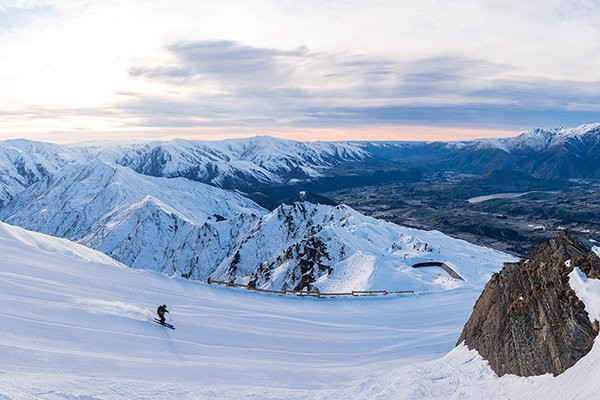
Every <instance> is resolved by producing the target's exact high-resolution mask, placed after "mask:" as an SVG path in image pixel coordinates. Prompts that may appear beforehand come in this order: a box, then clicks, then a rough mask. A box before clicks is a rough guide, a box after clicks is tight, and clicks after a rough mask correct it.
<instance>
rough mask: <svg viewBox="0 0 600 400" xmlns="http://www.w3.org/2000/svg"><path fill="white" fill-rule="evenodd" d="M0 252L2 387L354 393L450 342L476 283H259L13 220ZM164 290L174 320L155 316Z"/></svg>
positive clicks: (47, 394)
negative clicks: (174, 267) (383, 291)
mask: <svg viewBox="0 0 600 400" xmlns="http://www.w3.org/2000/svg"><path fill="white" fill-rule="evenodd" d="M0 254H2V257H1V258H0V303H1V304H2V305H3V306H2V310H1V311H0V316H1V317H2V321H3V322H2V324H0V359H1V360H2V363H1V364H0V398H2V399H3V400H4V399H75V398H79V399H81V398H85V399H124V398H128V399H141V398H144V399H163V398H173V399H185V398H189V399H199V398H216V399H243V398H254V399H256V398H260V399H274V398H281V399H283V398H286V399H287V398H291V399H294V398H298V399H301V398H302V399H304V398H319V399H325V398H327V399H330V398H344V396H343V394H344V393H348V391H352V390H355V389H354V388H356V387H360V385H361V383H362V382H364V381H366V380H369V379H376V378H377V377H378V376H380V375H382V374H384V373H385V372H386V371H390V370H392V369H394V368H397V367H398V366H400V365H404V364H411V363H414V362H417V361H424V360H432V359H435V358H438V357H440V356H442V355H443V354H444V353H446V352H447V351H448V350H450V349H451V348H452V347H453V345H454V342H455V340H456V337H458V334H459V331H460V329H461V328H462V325H463V323H464V322H465V320H466V319H467V318H468V315H469V312H470V310H471V308H472V305H473V304H474V302H475V300H476V298H477V296H478V294H479V293H478V291H479V290H476V289H472V288H466V289H459V290H453V291H449V292H445V293H431V294H423V295H415V296H402V297H381V298H361V299H354V298H351V299H309V298H296V297H278V296H272V295H265V294H257V293H251V292H246V291H241V290H239V289H228V288H222V287H215V286H209V285H206V284H204V283H201V282H192V281H186V280H181V279H173V278H169V277H166V276H164V275H162V274H159V273H155V272H150V271H142V270H133V269H130V268H128V267H125V266H123V265H121V264H119V263H117V262H115V261H113V260H112V259H110V258H109V257H107V256H105V255H103V254H101V253H99V252H97V251H94V250H91V249H89V248H87V247H83V246H81V245H78V244H75V243H72V242H70V241H68V240H65V239H58V238H53V237H49V236H46V235H43V234H39V233H33V232H29V231H26V230H23V229H21V228H18V227H13V226H10V225H7V224H4V223H0ZM161 303H166V304H167V305H168V306H169V308H170V310H171V314H169V317H170V318H171V321H172V322H173V323H174V324H175V325H176V330H175V331H171V330H167V329H165V328H163V327H160V326H158V325H156V324H154V323H152V322H150V318H151V316H152V315H153V313H154V310H155V308H156V306H157V305H158V304H161ZM78 396H79V397H78ZM86 396H87V397H86ZM345 398H347V397H345Z"/></svg>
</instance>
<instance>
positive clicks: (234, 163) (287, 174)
mask: <svg viewBox="0 0 600 400" xmlns="http://www.w3.org/2000/svg"><path fill="white" fill-rule="evenodd" d="M79 149H80V150H81V151H83V152H84V153H86V154H88V155H92V156H98V157H104V158H108V159H109V160H110V161H113V162H115V163H117V164H120V165H123V166H127V167H129V168H131V169H133V170H134V171H136V172H139V173H142V174H145V175H151V176H162V177H167V178H170V177H186V178H188V179H190V180H194V181H199V182H204V183H209V184H211V185H214V186H218V187H222V188H236V189H247V188H252V187H256V186H257V185H268V184H274V183H285V182H288V181H290V180H293V179H306V178H311V177H317V176H320V175H321V174H322V172H323V171H324V170H325V169H327V168H330V167H332V166H335V165H338V164H340V163H343V162H351V161H363V160H367V159H369V158H370V157H371V155H370V154H369V153H368V152H366V151H364V150H363V149H362V148H361V146H360V145H358V144H353V143H327V142H314V143H311V142H306V143H305V142H297V141H293V140H285V139H277V138H272V137H264V136H257V137H253V138H249V139H233V140H224V141H218V142H206V141H193V140H182V139H176V140H172V141H168V142H151V143H146V144H134V145H127V146H111V145H108V146H106V145H97V146H94V145H88V146H82V147H79Z"/></svg>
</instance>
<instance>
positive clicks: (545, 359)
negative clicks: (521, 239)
mask: <svg viewBox="0 0 600 400" xmlns="http://www.w3.org/2000/svg"><path fill="white" fill-rule="evenodd" d="M574 266H577V267H579V268H580V269H581V270H582V271H583V272H584V273H585V274H586V275H587V276H588V277H589V278H598V277H599V276H600V259H599V258H598V257H597V256H596V255H595V254H594V253H593V252H592V251H591V244H590V243H589V242H587V240H586V239H584V238H581V237H579V236H577V235H576V234H573V233H567V232H565V233H562V234H561V235H560V236H559V237H557V238H555V239H551V240H549V241H547V242H545V243H542V244H540V245H538V246H536V247H535V248H534V249H532V251H531V253H530V258H529V259H527V260H521V261H519V262H518V263H507V264H505V265H504V268H503V269H502V271H501V272H499V273H497V274H494V275H493V276H492V278H491V279H490V281H489V282H488V284H487V285H486V287H485V289H484V291H483V293H482V294H481V296H480V297H479V299H478V300H477V303H476V304H475V307H474V309H473V313H472V315H471V317H470V318H469V321H468V322H467V323H466V325H465V327H464V329H463V331H462V334H461V335H460V338H459V340H458V343H462V342H463V341H464V342H465V344H466V345H467V346H468V347H469V348H470V349H476V350H477V351H478V352H479V354H480V355H481V356H482V357H483V358H485V359H486V360H487V361H488V362H489V364H490V366H491V368H492V369H493V370H494V371H495V372H496V373H497V374H498V375H499V376H502V375H504V374H516V375H520V376H532V375H540V374H545V373H548V372H550V373H552V374H554V375H558V374H560V373H562V372H563V371H565V370H566V369H567V368H569V367H571V366H572V365H573V364H575V363H576V362H577V361H578V360H579V359H580V358H581V357H583V356H584V355H586V354H587V353H588V352H589V351H590V350H591V348H592V345H593V343H594V339H595V337H596V336H597V335H598V321H595V322H594V323H592V322H590V320H589V317H588V314H587V312H586V311H585V306H584V304H583V303H582V302H581V300H579V299H578V298H577V296H576V295H575V292H574V291H573V290H572V289H571V287H570V285H569V277H568V275H569V273H570V272H571V271H572V270H573V267H574Z"/></svg>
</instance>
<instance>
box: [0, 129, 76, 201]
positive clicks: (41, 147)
mask: <svg viewBox="0 0 600 400" xmlns="http://www.w3.org/2000/svg"><path fill="white" fill-rule="evenodd" d="M81 160H82V157H81V156H80V155H79V154H77V153H76V152H74V151H72V150H70V149H69V148H66V147H63V146H59V145H55V144H50V143H41V142H33V141H30V140H24V139H17V140H6V141H0V207H1V206H2V205H3V204H5V203H6V202H8V201H10V200H11V199H12V198H13V197H14V196H15V195H16V194H18V193H19V192H21V191H22V190H24V189H25V188H26V187H28V186H29V185H32V184H33V183H35V182H38V181H40V180H42V179H44V178H45V177H47V176H49V175H50V174H53V173H55V172H56V171H58V170H59V169H60V168H62V167H64V166H65V165H67V164H69V163H73V162H79V161H81Z"/></svg>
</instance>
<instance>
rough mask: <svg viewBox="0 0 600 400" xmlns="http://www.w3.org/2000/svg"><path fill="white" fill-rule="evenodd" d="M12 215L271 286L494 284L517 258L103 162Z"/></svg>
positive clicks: (14, 207) (112, 249)
mask: <svg viewBox="0 0 600 400" xmlns="http://www.w3.org/2000/svg"><path fill="white" fill-rule="evenodd" d="M0 219H2V220H4V221H6V222H8V223H11V224H15V225H19V226H22V227H24V228H26V229H30V230H34V231H38V232H43V233H47V234H50V235H53V236H58V237H64V238H68V239H70V240H73V241H77V242H79V243H82V244H85V245H87V246H89V247H92V248H95V249H98V250H100V251H102V252H104V253H105V254H107V255H109V256H111V257H113V258H114V259H116V260H119V261H121V262H123V263H124V264H126V265H129V266H131V267H133V268H143V269H150V270H154V271H161V272H164V273H166V274H169V275H180V274H185V275H187V276H190V277H192V278H194V279H200V280H206V279H207V278H208V277H211V278H213V279H217V280H228V281H236V282H241V283H248V284H251V285H254V286H257V287H261V288H265V289H282V288H283V289H295V290H303V289H315V288H316V289H319V290H322V291H342V290H367V289H381V288H383V289H412V290H431V289H434V288H438V289H447V288H451V287H456V286H461V285H483V283H484V282H485V281H486V280H487V278H488V277H489V275H490V274H491V273H492V272H493V271H495V270H496V269H497V268H498V267H499V266H500V265H501V264H502V262H504V261H507V260H510V259H511V257H509V256H507V255H505V254H502V253H499V252H496V251H493V250H489V249H486V248H482V247H478V246H474V245H471V244H468V243H466V242H463V241H460V240H456V239H451V238H449V237H447V236H445V235H442V234H440V233H433V232H422V231H418V230H412V229H407V228H403V227H400V226H397V225H395V224H392V223H386V222H383V221H380V220H376V219H374V218H370V217H366V216H364V215H361V214H359V213H357V212H356V211H354V210H352V209H351V208H349V207H347V206H343V205H340V206H336V207H332V206H327V205H316V204H311V203H302V202H301V203H294V204H293V205H291V206H288V205H282V206H280V207H278V208H277V209H275V210H274V211H272V212H270V213H269V212H267V211H266V210H264V209H262V208H261V207H259V206H258V205H256V204H255V203H253V202H252V201H251V200H249V199H247V198H245V197H242V196H241V195H239V194H237V193H235V192H230V191H226V190H223V189H220V188H216V187H213V186H209V185H206V184H203V183H200V182H195V181H191V180H189V179H186V178H157V177H151V176H146V175H142V174H139V173H137V172H135V171H133V170H131V169H129V168H126V167H122V166H119V165H115V164H108V163H106V162H104V161H101V160H96V161H92V162H89V163H87V164H77V165H72V166H69V167H66V168H65V169H64V171H62V173H60V174H59V173H57V174H54V175H50V176H48V177H47V178H46V179H44V180H42V181H39V182H37V183H35V184H33V185H31V186H30V187H28V188H27V189H25V190H24V191H22V192H21V193H19V194H18V195H17V196H16V197H15V198H14V199H13V201H11V202H9V203H8V204H7V205H6V206H5V207H3V208H2V209H0ZM422 261H438V262H444V263H446V264H448V265H451V266H454V268H456V270H457V271H456V272H457V273H458V274H459V275H461V276H463V277H464V279H465V282H461V281H459V280H456V279H452V278H450V277H449V276H448V275H446V274H443V273H441V275H440V276H437V275H432V274H431V272H432V271H431V269H429V271H427V270H425V269H423V270H421V269H420V270H415V269H413V268H412V265H413V264H415V263H417V262H422ZM433 272H439V271H433Z"/></svg>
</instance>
